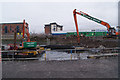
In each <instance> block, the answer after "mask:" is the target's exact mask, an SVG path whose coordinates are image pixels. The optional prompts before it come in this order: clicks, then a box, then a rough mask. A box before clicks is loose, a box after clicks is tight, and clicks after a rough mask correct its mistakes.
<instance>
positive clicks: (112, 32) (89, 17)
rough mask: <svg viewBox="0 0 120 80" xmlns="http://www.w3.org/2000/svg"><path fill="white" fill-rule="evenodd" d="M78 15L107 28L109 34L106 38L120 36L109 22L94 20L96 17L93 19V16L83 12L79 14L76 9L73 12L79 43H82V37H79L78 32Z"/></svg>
mask: <svg viewBox="0 0 120 80" xmlns="http://www.w3.org/2000/svg"><path fill="white" fill-rule="evenodd" d="M76 14H79V15H81V16H83V17H85V18H87V19H89V20H92V21H94V22H96V23H99V24H101V25H104V26H106V27H107V31H108V34H107V36H106V38H116V36H118V34H119V33H118V32H116V30H115V28H114V27H111V26H110V25H109V24H108V23H107V22H104V21H102V20H99V19H97V18H94V17H92V16H90V15H88V14H86V13H84V12H82V11H80V12H77V11H76V9H74V10H73V16H74V21H75V26H76V31H77V38H78V43H80V36H79V30H78V24H77V16H76Z"/></svg>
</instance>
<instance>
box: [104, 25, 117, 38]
mask: <svg viewBox="0 0 120 80" xmlns="http://www.w3.org/2000/svg"><path fill="white" fill-rule="evenodd" d="M104 38H116V30H115V28H114V27H111V28H109V30H108V34H107V36H106V37H104Z"/></svg>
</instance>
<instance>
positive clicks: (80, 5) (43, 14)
mask: <svg viewBox="0 0 120 80" xmlns="http://www.w3.org/2000/svg"><path fill="white" fill-rule="evenodd" d="M74 9H77V10H78V11H83V12H85V13H87V14H89V15H91V16H93V17H95V18H98V19H100V20H103V21H105V22H108V23H109V24H110V25H111V26H117V25H118V3H117V2H25V3H23V2H5V3H1V9H0V11H1V12H2V14H1V13H0V14H1V16H2V19H0V22H1V23H3V22H22V21H23V19H25V20H26V22H27V23H28V24H29V27H30V32H36V33H44V25H45V24H49V23H52V22H56V23H58V24H59V25H63V27H64V31H66V32H70V31H75V30H76V29H75V24H74V18H73V10H74ZM77 19H78V25H79V30H87V29H89V30H91V29H105V30H106V27H105V26H102V25H100V24H98V23H96V22H93V21H90V20H88V19H86V18H84V17H82V16H80V15H77Z"/></svg>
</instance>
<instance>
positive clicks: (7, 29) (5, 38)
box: [0, 22, 28, 45]
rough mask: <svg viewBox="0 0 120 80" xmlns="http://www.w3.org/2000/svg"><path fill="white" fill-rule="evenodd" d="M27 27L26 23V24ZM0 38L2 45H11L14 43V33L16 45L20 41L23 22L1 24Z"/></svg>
mask: <svg viewBox="0 0 120 80" xmlns="http://www.w3.org/2000/svg"><path fill="white" fill-rule="evenodd" d="M26 25H27V26H28V23H26ZM0 27H1V34H2V35H1V37H2V45H7V44H13V43H14V33H15V32H16V33H17V37H16V39H17V42H16V43H17V44H19V43H20V42H21V40H22V34H23V22H21V23H1V24H0Z"/></svg>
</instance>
